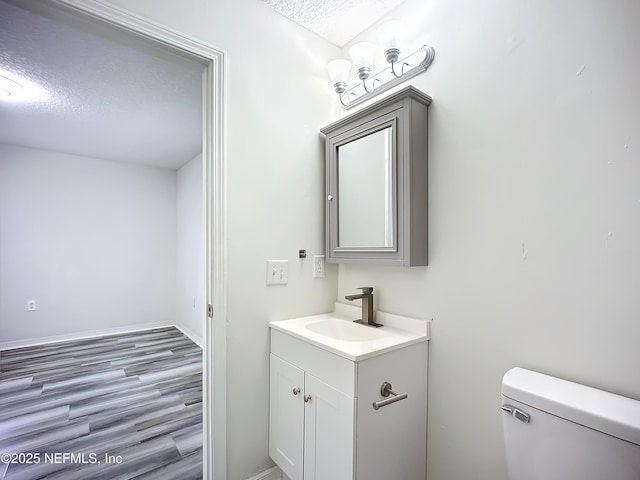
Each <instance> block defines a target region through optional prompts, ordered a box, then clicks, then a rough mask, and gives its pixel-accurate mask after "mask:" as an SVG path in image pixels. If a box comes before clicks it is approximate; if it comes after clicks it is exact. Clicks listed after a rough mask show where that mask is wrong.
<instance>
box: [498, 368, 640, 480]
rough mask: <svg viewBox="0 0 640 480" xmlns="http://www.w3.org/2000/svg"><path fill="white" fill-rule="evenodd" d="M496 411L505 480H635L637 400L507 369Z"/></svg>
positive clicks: (639, 432)
mask: <svg viewBox="0 0 640 480" xmlns="http://www.w3.org/2000/svg"><path fill="white" fill-rule="evenodd" d="M502 410H503V414H502V424H503V431H504V443H505V449H506V455H507V466H508V470H509V480H640V401H637V400H633V399H630V398H627V397H622V396H620V395H615V394H613V393H608V392H605V391H602V390H598V389H595V388H591V387H587V386H585V385H580V384H577V383H573V382H569V381H566V380H561V379H559V378H555V377H550V376H548V375H543V374H541V373H537V372H533V371H531V370H525V369H524V368H512V369H511V370H509V371H508V372H507V373H505V375H504V377H503V379H502Z"/></svg>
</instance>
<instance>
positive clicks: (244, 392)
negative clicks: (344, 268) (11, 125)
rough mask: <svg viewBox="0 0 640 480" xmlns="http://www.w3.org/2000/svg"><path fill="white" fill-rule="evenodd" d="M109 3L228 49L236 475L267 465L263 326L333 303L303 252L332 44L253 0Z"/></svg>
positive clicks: (320, 167)
mask: <svg viewBox="0 0 640 480" xmlns="http://www.w3.org/2000/svg"><path fill="white" fill-rule="evenodd" d="M109 3H112V4H114V5H118V6H121V7H124V8H126V9H128V10H130V11H132V12H134V13H138V14H141V15H143V16H145V17H147V18H150V19H151V20H154V21H156V22H158V23H160V24H162V25H165V26H167V27H169V28H172V29H174V30H177V31H180V32H182V33H184V34H187V35H189V36H192V37H194V38H197V39H199V40H201V41H203V42H207V43H209V44H211V45H214V46H216V47H218V48H220V49H221V50H223V51H225V52H226V54H227V57H226V58H227V65H226V66H227V75H226V79H227V86H228V89H227V95H226V102H227V103H226V105H227V119H226V122H225V130H226V150H227V152H226V161H227V162H226V167H227V177H226V186H227V247H228V265H227V291H228V296H227V312H228V317H227V321H228V326H227V350H228V355H227V366H228V390H227V395H228V404H227V405H228V412H227V437H228V442H227V448H228V458H227V465H228V480H244V479H246V478H249V477H251V476H252V475H253V474H255V473H257V472H260V471H262V470H264V469H266V468H268V467H269V466H271V465H272V462H271V461H270V460H269V457H268V423H269V422H268V412H269V401H268V399H269V395H268V394H269V386H268V385H269V384H268V377H269V363H268V358H269V357H268V351H269V331H268V322H269V321H270V320H275V319H282V318H290V317H294V316H298V315H306V314H313V313H317V312H327V311H330V310H331V309H332V307H333V301H334V300H335V293H336V284H337V281H336V279H337V277H336V275H337V269H336V268H333V267H331V266H330V267H329V268H328V269H327V277H326V278H325V279H313V278H312V275H313V269H312V259H311V256H312V255H313V254H314V253H316V254H317V253H322V252H324V240H323V238H324V220H323V219H324V216H323V215H324V161H323V144H322V139H321V138H320V135H319V132H318V131H319V128H321V127H323V126H325V125H326V124H328V123H330V121H331V120H332V119H333V118H332V116H331V111H332V107H331V106H332V105H333V103H334V102H335V99H334V95H333V92H332V89H331V85H330V84H329V82H328V80H327V78H328V77H327V73H326V70H325V65H326V63H327V61H328V60H330V59H331V57H332V56H334V55H337V53H338V49H337V48H336V47H333V46H331V45H329V44H328V43H327V42H325V41H323V40H321V39H320V38H319V37H317V36H315V35H313V34H311V33H309V32H308V31H306V30H304V29H302V28H301V27H298V26H296V25H294V24H292V23H291V22H289V21H288V20H286V19H285V18H284V17H282V16H281V15H279V14H277V13H275V12H274V11H272V10H271V9H270V8H268V7H267V6H265V5H264V4H263V3H262V2H257V1H255V0H238V1H233V2H211V1H209V0H187V1H184V2H181V3H180V8H176V3H175V2H174V1H171V0H109ZM301 248H306V249H307V252H308V254H309V256H308V257H307V259H306V260H300V259H299V258H298V249H301ZM267 259H277V260H281V259H288V260H289V284H288V285H287V286H272V287H266V285H265V276H266V260H267Z"/></svg>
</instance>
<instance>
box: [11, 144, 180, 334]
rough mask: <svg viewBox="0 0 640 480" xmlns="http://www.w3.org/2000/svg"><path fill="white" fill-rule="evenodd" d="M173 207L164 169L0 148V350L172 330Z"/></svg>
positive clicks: (172, 188)
mask: <svg viewBox="0 0 640 480" xmlns="http://www.w3.org/2000/svg"><path fill="white" fill-rule="evenodd" d="M175 199H176V183H175V172H173V171H170V170H164V169H157V168H151V167H145V166H137V165H130V164H124V163H115V162H110V161H104V160H97V159H92V158H85V157H78V156H73V155H66V154H61V153H54V152H48V151H43V150H35V149H30V148H21V147H14V146H9V145H0V343H3V344H6V343H9V342H18V343H20V342H21V343H28V342H27V341H28V340H29V339H43V338H47V337H58V336H69V335H74V336H75V335H81V334H84V333H87V332H97V331H105V332H106V331H110V330H117V329H123V328H131V327H138V326H139V327H144V326H148V325H150V324H168V323H173V320H174V315H175V258H176V257H175V251H176V241H175V238H176V235H175V231H176V201H175ZM27 300H36V302H37V310H36V311H35V312H28V311H27V308H26V306H27Z"/></svg>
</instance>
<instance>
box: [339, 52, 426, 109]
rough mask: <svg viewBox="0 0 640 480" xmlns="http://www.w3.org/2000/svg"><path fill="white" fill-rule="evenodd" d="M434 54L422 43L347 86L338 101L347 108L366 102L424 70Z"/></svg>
mask: <svg viewBox="0 0 640 480" xmlns="http://www.w3.org/2000/svg"><path fill="white" fill-rule="evenodd" d="M435 55H436V52H435V50H434V49H433V47H430V46H428V45H423V46H422V47H420V48H419V49H418V50H416V51H415V52H413V53H411V54H409V55H407V56H406V57H404V58H400V59H398V61H397V62H395V63H394V64H392V65H390V66H388V67H386V68H385V69H383V70H381V71H379V72H376V73H374V74H373V75H370V76H369V78H368V79H367V80H365V81H363V82H358V83H356V84H354V85H352V86H350V87H347V89H346V90H345V91H344V93H342V94H339V95H340V102H341V103H342V105H343V107H344V108H345V109H347V110H348V109H350V108H352V107H355V106H356V105H359V104H360V103H362V102H366V101H367V100H369V99H370V98H372V97H374V96H375V95H378V94H379V93H382V92H384V91H386V90H389V89H390V88H392V87H395V86H396V85H398V84H400V83H402V82H404V81H406V80H409V79H410V78H413V77H415V76H416V75H418V74H420V73H422V72H424V71H426V70H427V68H429V66H430V65H431V63H432V62H433V59H434V58H435ZM394 68H395V74H394ZM367 84H368V86H367Z"/></svg>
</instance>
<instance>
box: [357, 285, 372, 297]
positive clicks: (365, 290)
mask: <svg viewBox="0 0 640 480" xmlns="http://www.w3.org/2000/svg"><path fill="white" fill-rule="evenodd" d="M358 290H362V294H363V295H371V294H372V293H373V287H358Z"/></svg>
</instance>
